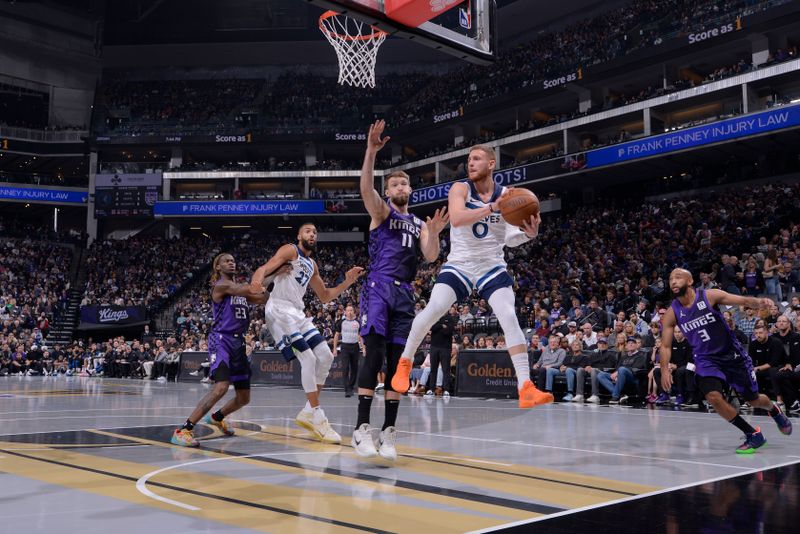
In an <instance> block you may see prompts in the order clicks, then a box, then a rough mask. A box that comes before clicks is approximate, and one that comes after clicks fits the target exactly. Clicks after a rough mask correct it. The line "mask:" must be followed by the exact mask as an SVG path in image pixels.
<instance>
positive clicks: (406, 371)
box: [392, 358, 414, 393]
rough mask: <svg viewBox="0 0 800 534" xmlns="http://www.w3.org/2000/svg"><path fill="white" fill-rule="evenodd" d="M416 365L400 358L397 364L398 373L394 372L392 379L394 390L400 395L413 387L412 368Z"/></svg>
mask: <svg viewBox="0 0 800 534" xmlns="http://www.w3.org/2000/svg"><path fill="white" fill-rule="evenodd" d="M412 365H414V362H413V360H407V359H406V358H400V361H399V362H397V371H395V372H394V376H393V377H392V389H393V390H395V391H396V392H398V393H405V392H406V391H408V387H409V386H410V385H411V381H410V377H411V367H412Z"/></svg>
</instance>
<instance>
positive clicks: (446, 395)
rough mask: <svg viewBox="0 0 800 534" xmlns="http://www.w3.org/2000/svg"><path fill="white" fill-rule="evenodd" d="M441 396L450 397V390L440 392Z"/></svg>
mask: <svg viewBox="0 0 800 534" xmlns="http://www.w3.org/2000/svg"><path fill="white" fill-rule="evenodd" d="M442 398H443V399H449V398H450V392H449V391H445V392H444V393H442Z"/></svg>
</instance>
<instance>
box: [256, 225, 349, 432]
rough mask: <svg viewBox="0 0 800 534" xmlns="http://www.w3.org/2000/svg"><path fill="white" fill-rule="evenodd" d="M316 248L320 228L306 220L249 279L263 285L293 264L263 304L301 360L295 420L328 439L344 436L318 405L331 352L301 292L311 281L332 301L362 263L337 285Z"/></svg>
mask: <svg viewBox="0 0 800 534" xmlns="http://www.w3.org/2000/svg"><path fill="white" fill-rule="evenodd" d="M316 248H317V228H316V226H314V224H313V223H305V224H303V225H302V226H301V227H300V230H299V231H298V234H297V244H296V245H290V244H286V245H283V246H282V247H281V248H279V249H278V251H277V252H276V253H275V255H274V256H273V257H272V258H270V260H269V261H268V262H267V263H266V264H265V266H264V269H263V270H262V269H259V270H258V271H256V273H255V274H253V279H252V280H251V281H250V284H251V286H253V288H254V289H259V288H261V287H262V286H263V283H264V277H265V276H266V275H268V274H269V273H274V272H276V271H277V270H279V269H280V268H281V266H282V265H285V264H287V263H288V264H290V265H291V266H292V270H291V272H289V273H288V274H279V275H278V276H277V277H276V278H275V282H274V287H273V289H272V292H271V293H270V300H269V301H267V306H266V307H265V308H264V316H265V317H264V318H265V320H266V323H267V327H268V328H269V331H270V333H271V334H272V337H273V339H274V340H275V343H276V344H277V348H278V350H280V351H281V353H282V354H283V357H284V358H285V359H286V361H290V360H292V359H294V358H297V360H298V361H299V362H300V376H301V383H302V386H303V390H304V391H305V393H306V398H307V399H308V402H306V405H305V407H304V408H303V409H302V410H301V411H300V413H299V414H298V415H297V418H296V419H295V421H296V422H297V424H298V425H300V426H301V427H303V428H306V429H308V430H310V431H311V432H312V433H314V435H315V436H316V437H317V438H318V439H319V440H320V441H323V442H325V443H341V441H342V438H341V436H339V434H338V433H336V431H335V430H333V429H332V428H331V426H330V424H329V423H328V419H327V418H326V417H325V412H323V411H322V408H321V407H320V405H319V392H320V391H321V390H322V386H323V385H324V384H325V379H326V378H327V377H328V372H329V371H330V368H331V364H332V363H333V353H331V349H330V348H329V347H328V343H327V341H326V340H325V338H324V337H322V334H320V332H319V330H317V328H316V327H315V326H314V323H312V322H311V318H309V317H306V314H305V312H304V309H305V305H304V304H303V296H305V294H306V290H307V289H308V287H309V286H310V287H311V289H313V290H314V293H316V294H317V297H318V298H319V300H320V301H322V302H323V303H325V302H330V301H332V300H333V299H335V298H336V297H338V296H339V295H341V294H342V292H343V291H344V290H346V289H347V288H348V287H350V286H351V285H353V283H354V282H355V281H356V280H357V279H358V277H359V276H361V275H362V274H363V273H364V269H363V268H362V267H353V268H352V269H350V270H349V271H347V273H345V279H344V281H343V282H342V283H341V284H339V285H338V286H336V287H330V288H329V287H326V286H325V282H324V281H323V280H322V277H321V276H320V275H319V268H318V267H317V263H316V262H315V261H314V260H313V259H311V255H312V254H313V253H314V251H315V250H316Z"/></svg>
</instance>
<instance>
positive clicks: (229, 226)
mask: <svg viewBox="0 0 800 534" xmlns="http://www.w3.org/2000/svg"><path fill="white" fill-rule="evenodd" d="M223 228H251V226H250V225H236V224H233V225H228V226H223Z"/></svg>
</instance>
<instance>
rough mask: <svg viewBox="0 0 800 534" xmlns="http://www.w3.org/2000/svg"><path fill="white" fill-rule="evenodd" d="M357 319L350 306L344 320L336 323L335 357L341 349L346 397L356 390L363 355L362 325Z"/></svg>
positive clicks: (334, 337) (346, 309)
mask: <svg viewBox="0 0 800 534" xmlns="http://www.w3.org/2000/svg"><path fill="white" fill-rule="evenodd" d="M355 317H356V311H355V309H353V306H350V305H348V306H347V307H346V308H345V309H344V318H343V319H342V320H340V321H339V322H338V323H336V334H334V336H333V355H334V356H338V355H339V353H338V352H337V351H338V350H339V349H341V355H342V358H344V361H343V362H342V380H343V382H344V396H345V397H352V396H353V388H355V386H356V379H357V378H358V358H359V356H360V355H361V354H362V353H363V341H362V340H361V336H359V335H358V329H359V327H360V325H359V323H358V321H357V320H356V318H355Z"/></svg>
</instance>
